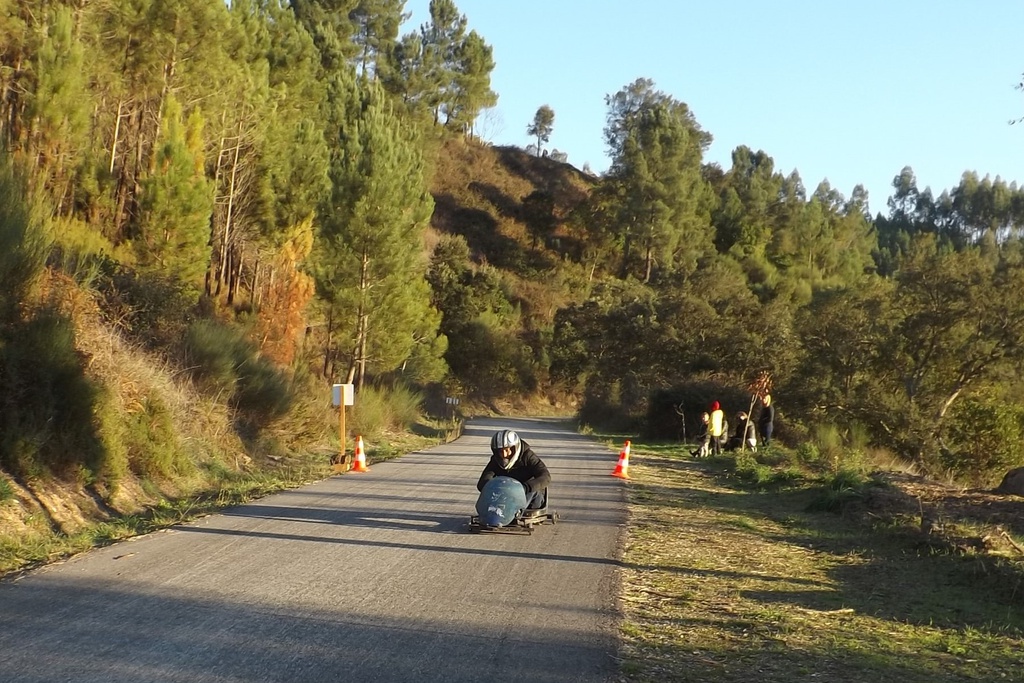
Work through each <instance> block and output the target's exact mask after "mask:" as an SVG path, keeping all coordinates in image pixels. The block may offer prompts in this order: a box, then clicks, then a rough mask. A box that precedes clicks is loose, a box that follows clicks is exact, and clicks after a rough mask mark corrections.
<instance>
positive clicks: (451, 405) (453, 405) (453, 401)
mask: <svg viewBox="0 0 1024 683" xmlns="http://www.w3.org/2000/svg"><path fill="white" fill-rule="evenodd" d="M444 402H445V403H447V404H448V411H449V419H450V420H451V422H452V424H455V411H456V409H457V406H458V405H459V399H457V398H455V397H454V396H448V397H446V398H445V399H444Z"/></svg>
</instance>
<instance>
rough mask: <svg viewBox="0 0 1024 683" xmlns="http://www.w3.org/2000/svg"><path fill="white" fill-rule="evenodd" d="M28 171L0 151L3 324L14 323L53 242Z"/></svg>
mask: <svg viewBox="0 0 1024 683" xmlns="http://www.w3.org/2000/svg"><path fill="white" fill-rule="evenodd" d="M33 197H34V195H32V193H31V192H30V191H29V183H28V179H27V177H26V175H25V173H24V172H23V171H22V170H21V169H19V168H17V167H16V165H15V164H14V162H13V161H12V160H11V158H10V156H9V155H8V154H7V153H6V151H2V150H0V324H4V323H13V322H15V321H16V320H17V318H18V315H19V310H20V309H21V307H22V305H23V304H24V303H25V301H26V299H27V297H28V295H29V292H31V291H32V288H33V287H34V286H35V285H36V283H37V281H38V279H39V277H40V276H41V275H42V273H43V269H44V268H45V267H46V259H47V257H48V255H49V253H50V247H51V244H52V240H51V236H50V233H49V230H48V227H47V224H46V221H45V220H44V219H43V215H44V210H43V207H42V204H41V203H40V202H39V201H38V200H37V199H34V198H33Z"/></svg>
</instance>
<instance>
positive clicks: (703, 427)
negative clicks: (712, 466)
mask: <svg viewBox="0 0 1024 683" xmlns="http://www.w3.org/2000/svg"><path fill="white" fill-rule="evenodd" d="M710 449H711V415H710V414H708V413H707V412H703V413H701V414H700V432H699V433H698V434H697V448H695V449H694V450H692V451H690V455H692V456H693V457H695V458H706V457H708V454H709V453H710Z"/></svg>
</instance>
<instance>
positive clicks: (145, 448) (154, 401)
mask: <svg viewBox="0 0 1024 683" xmlns="http://www.w3.org/2000/svg"><path fill="white" fill-rule="evenodd" d="M123 440H124V445H125V447H126V449H127V452H128V463H129V467H131V470H132V471H133V472H135V473H136V474H138V475H139V476H143V477H149V478H163V479H169V478H171V477H173V476H174V475H180V474H186V473H187V472H188V471H189V470H190V469H191V461H190V460H189V459H188V457H187V456H186V454H185V453H184V452H183V451H182V450H181V448H180V445H179V443H178V435H177V432H176V431H175V428H174V418H173V416H172V415H171V411H170V410H169V409H168V408H167V405H166V404H165V403H164V402H163V401H162V400H161V399H160V397H159V396H157V395H154V394H152V393H151V394H149V395H147V396H145V397H143V399H142V401H141V402H140V403H139V404H138V405H137V406H135V409H134V410H132V411H131V412H130V413H129V414H128V415H126V416H125V429H124V436H123Z"/></svg>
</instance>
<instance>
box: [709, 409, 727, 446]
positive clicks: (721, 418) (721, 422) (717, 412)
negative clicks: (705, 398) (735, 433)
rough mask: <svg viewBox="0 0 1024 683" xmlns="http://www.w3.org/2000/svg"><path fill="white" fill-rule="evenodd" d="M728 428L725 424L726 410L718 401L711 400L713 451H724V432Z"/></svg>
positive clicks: (710, 429)
mask: <svg viewBox="0 0 1024 683" xmlns="http://www.w3.org/2000/svg"><path fill="white" fill-rule="evenodd" d="M725 429H727V427H726V426H725V412H724V411H723V410H722V406H721V405H720V404H719V403H718V401H712V402H711V426H710V428H709V431H710V432H711V452H712V453H714V454H715V455H720V454H721V452H722V434H723V433H724V430H725Z"/></svg>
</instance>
